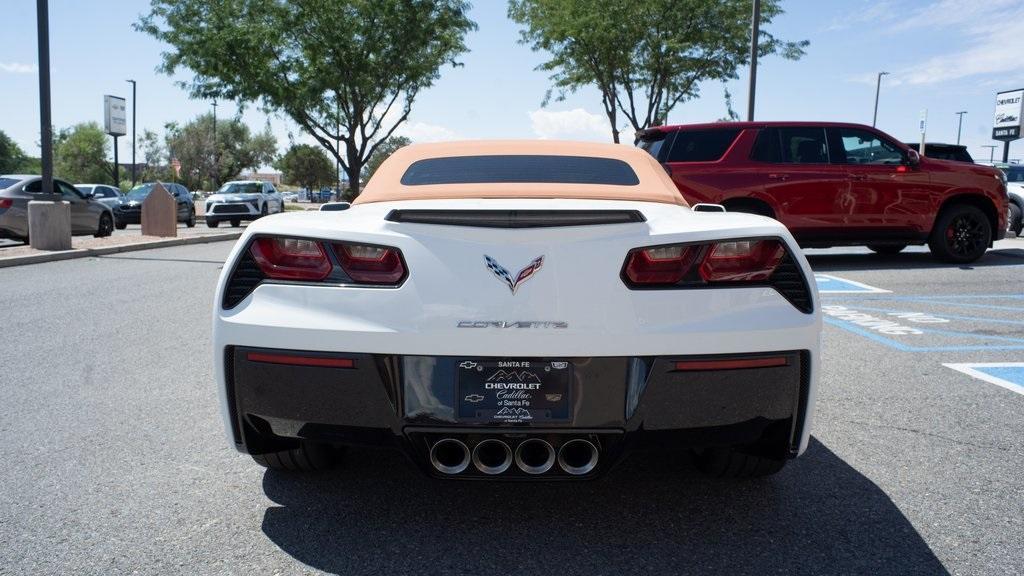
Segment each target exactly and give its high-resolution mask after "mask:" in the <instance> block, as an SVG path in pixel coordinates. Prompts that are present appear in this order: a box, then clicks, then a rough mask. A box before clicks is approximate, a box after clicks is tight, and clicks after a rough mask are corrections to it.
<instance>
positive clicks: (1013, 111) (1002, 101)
mask: <svg viewBox="0 0 1024 576" xmlns="http://www.w3.org/2000/svg"><path fill="white" fill-rule="evenodd" d="M1022 117H1024V89H1021V90H1010V91H1009V92H1000V93H998V94H996V113H995V118H994V119H993V120H992V139H993V140H1004V141H1010V140H1016V139H1018V138H1020V133H1021V124H1022V120H1021V119H1022Z"/></svg>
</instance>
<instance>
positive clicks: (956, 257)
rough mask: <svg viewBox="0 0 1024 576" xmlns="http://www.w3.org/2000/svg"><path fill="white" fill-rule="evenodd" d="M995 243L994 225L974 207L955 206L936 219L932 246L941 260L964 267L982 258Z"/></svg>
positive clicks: (934, 252)
mask: <svg viewBox="0 0 1024 576" xmlns="http://www.w3.org/2000/svg"><path fill="white" fill-rule="evenodd" d="M991 241H992V224H991V223H990V222H989V220H988V217H987V216H985V213H984V212H982V211H981V210H979V209H978V208H977V207H975V206H971V205H970V204H954V205H952V206H949V207H947V208H946V209H944V210H943V211H942V213H940V214H939V217H938V218H937V219H936V220H935V227H934V228H932V235H931V238H930V239H929V240H928V247H929V248H931V251H932V254H934V255H935V257H936V258H938V259H940V260H944V261H946V262H955V263H958V264H963V263H967V262H974V261H975V260H977V259H978V258H981V256H982V255H983V254H985V250H987V249H988V245H989V243H990V242H991Z"/></svg>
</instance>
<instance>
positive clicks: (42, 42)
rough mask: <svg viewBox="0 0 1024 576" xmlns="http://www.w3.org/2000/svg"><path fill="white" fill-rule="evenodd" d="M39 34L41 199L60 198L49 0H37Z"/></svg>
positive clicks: (54, 199)
mask: <svg viewBox="0 0 1024 576" xmlns="http://www.w3.org/2000/svg"><path fill="white" fill-rule="evenodd" d="M36 28H37V32H38V34H39V131H40V133H41V137H42V141H41V142H40V147H41V148H42V150H41V152H42V157H41V158H40V161H41V164H42V165H43V166H42V168H43V182H42V192H43V196H41V197H40V198H39V199H40V200H53V201H57V200H60V197H59V196H57V195H55V194H54V192H53V122H52V120H51V119H50V9H49V5H48V2H47V0H36Z"/></svg>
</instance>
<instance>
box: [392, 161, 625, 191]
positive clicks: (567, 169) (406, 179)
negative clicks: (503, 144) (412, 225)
mask: <svg viewBox="0 0 1024 576" xmlns="http://www.w3.org/2000/svg"><path fill="white" fill-rule="evenodd" d="M500 183H539V184H605V185H612V186H636V185H638V184H640V179H639V178H637V175H636V172H634V171H633V168H632V167H630V165H629V164H627V163H626V162H623V161H622V160H617V159H615V158H594V157H590V156H543V155H514V154H508V155H504V154H503V155H493V156H450V157H445V158H425V159H423V160H417V161H416V162H413V163H412V164H411V165H410V166H409V168H407V169H406V170H405V174H403V175H402V184H403V185H405V186H423V185H428V184H500Z"/></svg>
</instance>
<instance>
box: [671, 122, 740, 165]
mask: <svg viewBox="0 0 1024 576" xmlns="http://www.w3.org/2000/svg"><path fill="white" fill-rule="evenodd" d="M739 133H740V130H739V128H728V129H714V130H681V131H679V132H676V138H675V140H674V141H673V142H672V149H671V150H670V151H669V153H668V158H667V159H666V160H665V161H666V162H714V161H715V160H718V159H720V158H721V157H722V156H723V155H724V154H725V151H726V150H728V149H729V146H732V143H733V142H734V141H735V140H736V136H738V135H739Z"/></svg>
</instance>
